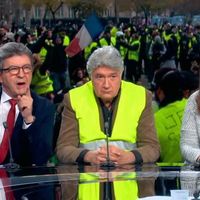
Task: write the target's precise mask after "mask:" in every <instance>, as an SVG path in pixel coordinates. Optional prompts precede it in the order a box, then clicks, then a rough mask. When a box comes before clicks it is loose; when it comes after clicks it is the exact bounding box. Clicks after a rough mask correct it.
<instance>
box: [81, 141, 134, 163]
mask: <svg viewBox="0 0 200 200" xmlns="http://www.w3.org/2000/svg"><path fill="white" fill-rule="evenodd" d="M107 155H108V154H107V148H106V146H105V145H103V146H101V147H100V148H98V149H97V150H93V151H89V152H88V153H87V154H86V155H85V157H84V161H85V162H89V163H92V164H101V163H104V162H106V161H107ZM109 159H110V161H112V162H114V163H115V164H116V165H119V164H128V163H134V161H135V156H134V154H133V153H132V152H130V151H125V150H123V149H121V148H119V147H117V146H114V145H109Z"/></svg>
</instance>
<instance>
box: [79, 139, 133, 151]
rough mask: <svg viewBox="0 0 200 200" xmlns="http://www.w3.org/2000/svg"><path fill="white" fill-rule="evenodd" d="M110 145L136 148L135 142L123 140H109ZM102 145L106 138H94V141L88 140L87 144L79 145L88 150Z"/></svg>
mask: <svg viewBox="0 0 200 200" xmlns="http://www.w3.org/2000/svg"><path fill="white" fill-rule="evenodd" d="M109 144H110V145H115V146H117V147H120V148H121V149H124V150H129V151H131V150H133V149H135V148H136V144H135V143H130V142H125V141H109ZM102 145H106V140H96V141H94V142H88V143H87V144H80V147H82V148H85V149H88V150H96V149H98V148H99V147H101V146H102Z"/></svg>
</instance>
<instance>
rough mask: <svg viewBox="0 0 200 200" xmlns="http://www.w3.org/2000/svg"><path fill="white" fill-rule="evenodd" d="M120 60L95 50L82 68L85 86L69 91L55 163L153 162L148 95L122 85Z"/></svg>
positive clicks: (155, 149)
mask: <svg viewBox="0 0 200 200" xmlns="http://www.w3.org/2000/svg"><path fill="white" fill-rule="evenodd" d="M123 70H124V64H123V59H122V57H121V56H120V53H119V51H117V49H116V48H114V47H112V46H104V47H102V48H98V49H97V50H95V51H94V52H93V53H92V55H91V56H90V58H89V60H88V62H87V72H88V74H89V76H90V78H91V81H89V82H87V83H85V84H84V85H83V86H80V87H77V88H74V89H72V90H70V91H69V92H68V93H67V94H65V97H64V101H63V103H64V110H63V113H62V122H61V128H60V133H59V136H58V140H57V146H56V153H57V156H58V159H59V161H60V162H61V163H91V164H102V163H105V162H106V161H107V150H106V142H105V139H106V135H108V138H109V153H110V160H111V162H114V163H115V164H125V163H143V162H145V163H147V162H155V161H156V160H157V159H158V157H159V151H160V150H159V143H158V140H157V137H156V132H155V126H154V118H153V112H152V106H151V104H152V101H151V100H152V95H151V93H150V92H149V91H148V90H146V89H145V88H144V87H142V86H139V85H136V84H133V83H130V82H125V81H122V80H121V78H122V73H123Z"/></svg>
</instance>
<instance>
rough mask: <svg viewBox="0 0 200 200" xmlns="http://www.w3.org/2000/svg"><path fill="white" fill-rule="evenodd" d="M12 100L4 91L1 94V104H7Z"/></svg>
mask: <svg viewBox="0 0 200 200" xmlns="http://www.w3.org/2000/svg"><path fill="white" fill-rule="evenodd" d="M10 99H12V98H11V97H10V96H9V95H8V94H7V93H6V92H5V91H4V90H2V93H1V103H5V102H7V101H8V100H10Z"/></svg>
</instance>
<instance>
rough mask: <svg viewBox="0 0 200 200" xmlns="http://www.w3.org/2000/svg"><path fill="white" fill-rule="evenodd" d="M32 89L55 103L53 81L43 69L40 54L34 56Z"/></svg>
mask: <svg viewBox="0 0 200 200" xmlns="http://www.w3.org/2000/svg"><path fill="white" fill-rule="evenodd" d="M31 89H32V90H33V91H34V92H35V93H37V94H38V95H40V96H44V97H47V98H48V99H49V100H51V101H52V102H53V99H54V93H53V91H54V90H53V81H52V80H51V79H50V77H49V73H48V72H47V71H46V70H44V69H43V65H42V63H41V59H40V56H39V54H33V76H32V81H31Z"/></svg>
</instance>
